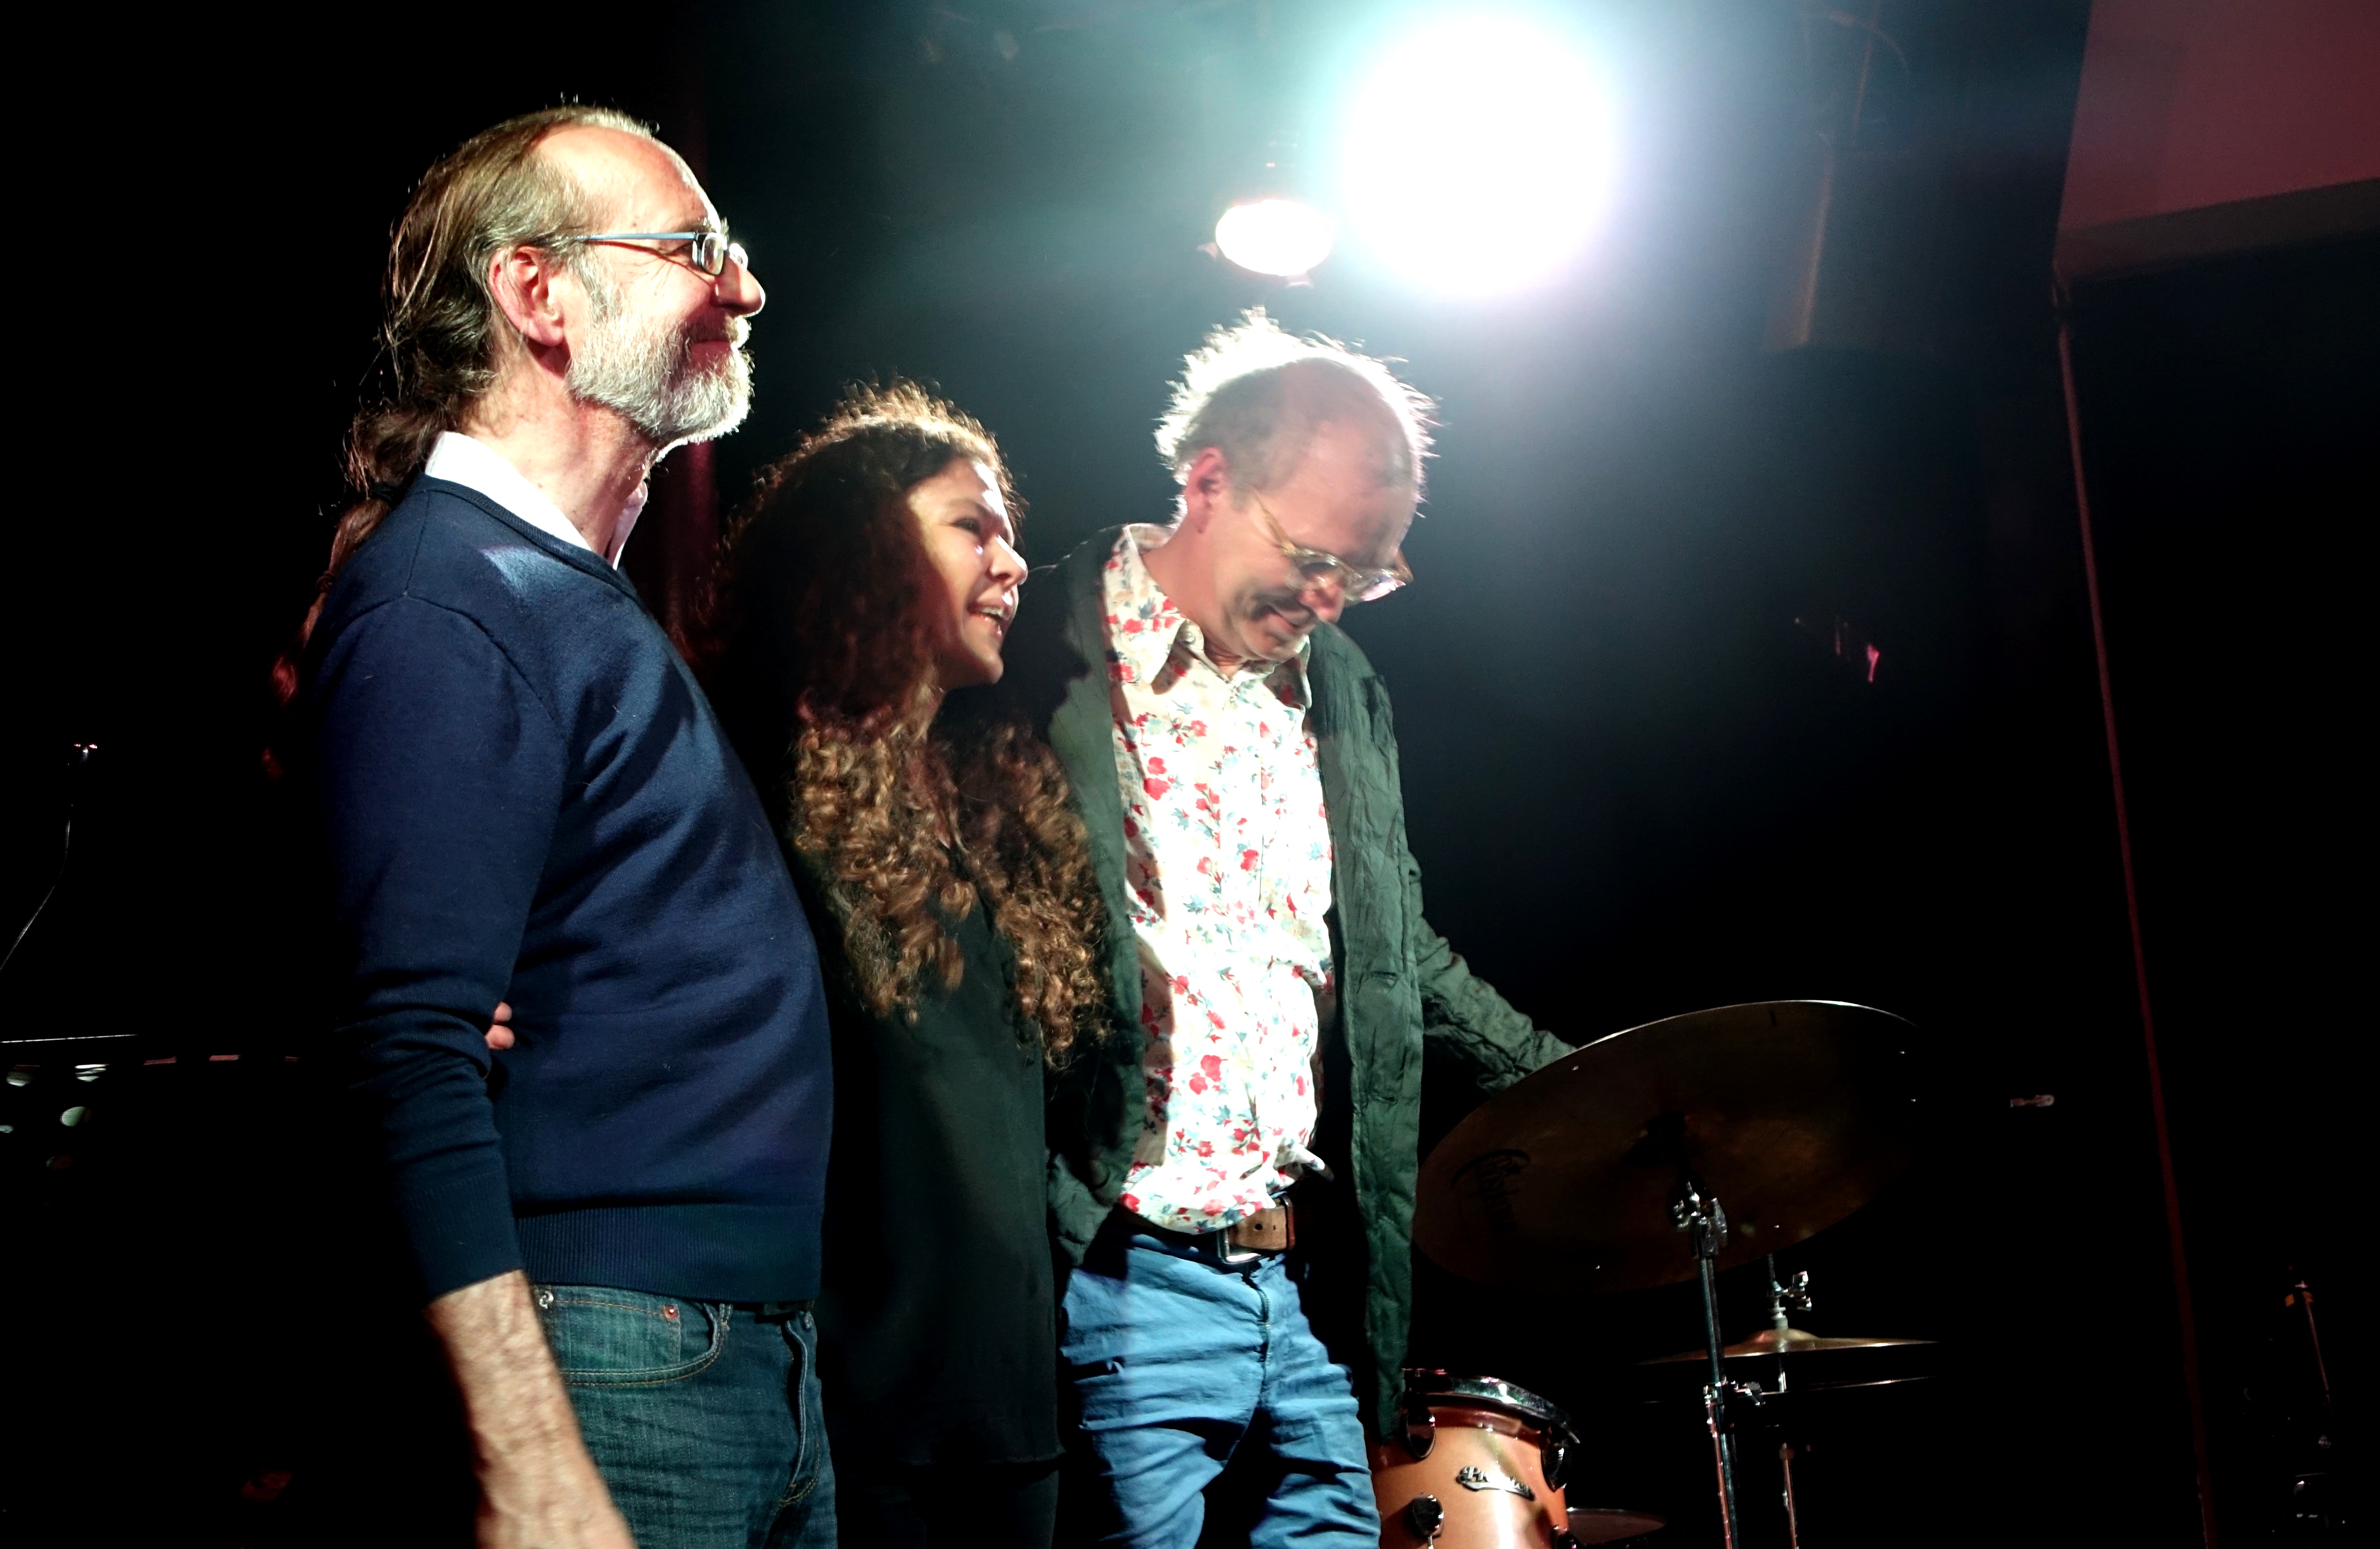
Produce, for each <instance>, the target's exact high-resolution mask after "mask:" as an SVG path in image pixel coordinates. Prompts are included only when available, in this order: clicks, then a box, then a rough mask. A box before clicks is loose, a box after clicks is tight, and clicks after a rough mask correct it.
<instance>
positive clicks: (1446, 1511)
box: [1372, 1371, 1579, 1549]
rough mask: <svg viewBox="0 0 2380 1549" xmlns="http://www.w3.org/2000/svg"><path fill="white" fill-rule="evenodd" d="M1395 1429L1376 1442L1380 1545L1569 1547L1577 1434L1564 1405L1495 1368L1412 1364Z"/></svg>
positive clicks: (1413, 1548)
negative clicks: (1457, 1371) (1461, 1371)
mask: <svg viewBox="0 0 2380 1549" xmlns="http://www.w3.org/2000/svg"><path fill="white" fill-rule="evenodd" d="M1401 1408H1402V1414H1401V1423H1400V1426H1399V1434H1398V1435H1397V1436H1396V1438H1395V1439H1394V1440H1391V1441H1389V1442H1385V1443H1380V1444H1378V1445H1375V1446H1373V1448H1372V1495H1373V1498H1374V1499H1375V1500H1377V1501H1378V1504H1379V1508H1380V1543H1381V1544H1382V1546H1383V1549H1417V1546H1418V1545H1422V1544H1434V1545H1435V1546H1436V1549H1574V1546H1575V1545H1576V1544H1577V1543H1578V1542H1579V1541H1578V1539H1577V1538H1575V1537H1573V1534H1572V1532H1571V1529H1570V1508H1569V1504H1568V1502H1567V1501H1566V1500H1565V1499H1564V1498H1563V1495H1562V1488H1563V1486H1564V1484H1566V1483H1567V1482H1568V1475H1569V1472H1570V1468H1571V1462H1572V1459H1573V1458H1574V1457H1576V1455H1577V1452H1578V1437H1577V1435H1576V1434H1574V1433H1573V1431H1572V1430H1571V1425H1570V1419H1569V1417H1568V1416H1566V1415H1564V1414H1563V1413H1562V1412H1561V1410H1558V1409H1556V1408H1554V1406H1553V1405H1551V1404H1548V1403H1547V1402H1546V1401H1545V1400H1544V1399H1543V1398H1538V1397H1537V1396H1536V1394H1534V1393H1531V1392H1529V1391H1528V1390H1527V1389H1525V1388H1520V1387H1515V1386H1512V1384H1511V1383H1508V1382H1505V1381H1503V1380H1502V1379H1500V1378H1498V1377H1457V1376H1452V1375H1450V1374H1447V1373H1444V1372H1422V1371H1408V1372H1407V1373H1406V1374H1405V1395H1404V1399H1403V1405H1402V1406H1401Z"/></svg>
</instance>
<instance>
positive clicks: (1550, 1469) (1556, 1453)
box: [1543, 1438, 1570, 1490]
mask: <svg viewBox="0 0 2380 1549" xmlns="http://www.w3.org/2000/svg"><path fill="white" fill-rule="evenodd" d="M1543 1462H1544V1472H1545V1476H1546V1488H1547V1489H1548V1490H1560V1489H1563V1488H1565V1487H1567V1486H1568V1484H1569V1482H1570V1445H1569V1444H1568V1443H1566V1442H1559V1441H1554V1440H1551V1439H1550V1438H1549V1439H1548V1441H1547V1442H1546V1454H1545V1458H1544V1459H1543Z"/></svg>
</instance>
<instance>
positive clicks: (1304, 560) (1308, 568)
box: [1248, 490, 1413, 602]
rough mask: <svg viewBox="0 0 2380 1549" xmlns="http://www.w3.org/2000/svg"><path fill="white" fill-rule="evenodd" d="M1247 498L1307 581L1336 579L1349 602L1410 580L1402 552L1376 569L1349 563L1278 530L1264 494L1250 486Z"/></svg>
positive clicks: (1384, 593)
mask: <svg viewBox="0 0 2380 1549" xmlns="http://www.w3.org/2000/svg"><path fill="white" fill-rule="evenodd" d="M1248 498H1249V499H1250V500H1253V501H1255V502H1257V510H1258V511H1261V512H1262V513H1264V522H1265V526H1266V527H1267V528H1268V529H1269V536H1270V537H1271V539H1272V541H1273V545H1274V547H1276V548H1278V549H1279V550H1280V551H1281V552H1282V553H1283V554H1284V555H1286V556H1288V559H1289V563H1292V564H1293V565H1295V566H1296V567H1297V573H1298V575H1302V576H1304V577H1305V580H1306V583H1307V584H1308V585H1311V584H1313V583H1314V582H1317V581H1320V580H1323V579H1325V578H1329V579H1331V580H1335V581H1337V582H1338V583H1339V593H1340V595H1341V596H1342V597H1344V598H1345V599H1347V600H1348V601H1350V602H1378V600H1379V599H1382V598H1384V597H1386V596H1388V595H1389V594H1390V592H1392V591H1395V590H1396V589H1397V588H1398V587H1403V586H1408V585H1410V584H1411V583H1412V581H1413V569H1412V567H1411V566H1409V565H1407V564H1406V563H1405V557H1404V555H1403V553H1396V554H1391V555H1390V556H1389V563H1388V564H1387V565H1386V566H1385V567H1382V568H1378V569H1370V568H1366V566H1363V565H1360V564H1349V563H1347V562H1346V561H1345V560H1342V559H1341V558H1340V557H1339V556H1338V555H1336V554H1333V553H1330V552H1329V551H1325V550H1321V549H1308V548H1306V547H1305V545H1304V544H1302V543H1292V542H1291V541H1290V540H1289V535H1288V534H1287V533H1285V532H1283V531H1281V518H1279V517H1278V516H1275V515H1274V514H1272V507H1271V506H1269V505H1267V504H1265V499H1264V497H1263V496H1262V495H1259V494H1257V492H1256V491H1255V490H1249V491H1248Z"/></svg>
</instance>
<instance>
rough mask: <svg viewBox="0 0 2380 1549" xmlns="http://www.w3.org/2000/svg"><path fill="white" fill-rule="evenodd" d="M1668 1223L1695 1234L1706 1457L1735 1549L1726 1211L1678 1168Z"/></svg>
mask: <svg viewBox="0 0 2380 1549" xmlns="http://www.w3.org/2000/svg"><path fill="white" fill-rule="evenodd" d="M1670 1220H1672V1221H1674V1222H1675V1223H1677V1226H1678V1229H1679V1230H1681V1231H1686V1232H1691V1233H1693V1234H1694V1264H1695V1266H1696V1268H1698V1269H1699V1270H1700V1271H1701V1275H1702V1285H1703V1337H1704V1342H1705V1346H1706V1349H1708V1350H1709V1352H1710V1382H1709V1385H1708V1386H1706V1387H1705V1388H1704V1389H1703V1412H1704V1414H1705V1416H1706V1418H1707V1420H1708V1422H1709V1424H1710V1435H1711V1456H1712V1458H1713V1459H1714V1460H1715V1461H1716V1462H1717V1464H1718V1519H1719V1529H1720V1531H1721V1532H1722V1533H1723V1534H1724V1535H1725V1537H1726V1541H1727V1549H1739V1543H1740V1540H1739V1537H1738V1534H1737V1518H1736V1510H1735V1434H1734V1433H1733V1432H1731V1431H1730V1430H1729V1429H1728V1424H1727V1392H1728V1382H1727V1354H1726V1351H1727V1344H1726V1342H1725V1341H1724V1340H1722V1339H1721V1338H1720V1337H1719V1333H1718V1249H1719V1244H1720V1243H1722V1242H1724V1241H1726V1240H1727V1212H1726V1211H1725V1210H1722V1209H1721V1208H1719V1203H1718V1200H1717V1199H1715V1198H1713V1197H1712V1196H1711V1194H1710V1193H1709V1192H1708V1191H1706V1189H1705V1188H1704V1187H1703V1183H1702V1180H1700V1179H1698V1178H1696V1177H1695V1176H1694V1174H1693V1173H1692V1172H1690V1171H1686V1170H1684V1169H1682V1168H1681V1169H1680V1176H1679V1179H1678V1188H1677V1192H1675V1193H1673V1194H1671V1195H1670Z"/></svg>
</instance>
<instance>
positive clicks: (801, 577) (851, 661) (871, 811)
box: [700, 382, 1107, 1065]
mask: <svg viewBox="0 0 2380 1549" xmlns="http://www.w3.org/2000/svg"><path fill="white" fill-rule="evenodd" d="M958 458H964V459H966V460H968V461H970V462H977V463H981V464H983V465H985V466H987V467H989V468H990V469H993V470H994V471H995V472H997V474H998V476H999V479H1000V484H1001V489H1002V493H1003V494H1004V495H1007V496H1009V508H1010V510H1011V511H1012V512H1014V511H1015V510H1016V509H1017V507H1016V503H1015V501H1014V493H1013V491H1012V490H1010V489H1009V480H1008V474H1007V470H1006V466H1005V465H1003V464H1002V462H1001V459H1000V453H999V449H998V447H997V446H996V445H995V444H994V443H993V442H992V439H991V436H990V433H989V432H988V431H986V430H984V429H983V427H982V426H980V425H978V424H977V423H976V421H975V420H973V419H971V418H968V417H967V416H966V415H965V414H963V413H961V412H960V411H959V410H958V409H956V408H954V407H953V406H952V405H949V404H946V403H943V402H941V400H939V399H936V398H934V397H932V396H931V395H929V393H925V392H924V391H923V390H921V389H919V388H917V387H916V386H914V385H912V384H910V383H906V382H896V383H894V384H892V386H889V387H877V388H863V389H858V390H856V391H854V392H853V393H851V394H850V396H848V397H847V398H846V399H845V400H844V403H843V405H841V406H840V407H839V408H838V409H837V410H836V412H835V413H834V415H833V416H832V418H830V419H829V420H828V421H827V423H826V424H825V426H824V427H822V428H821V429H820V430H819V431H818V432H817V433H816V434H814V435H811V436H809V437H808V438H807V439H806V440H805V441H803V442H802V443H801V444H800V445H799V446H798V447H796V448H795V450H794V452H793V453H792V454H791V455H789V456H787V457H785V458H783V459H782V460H780V461H779V462H777V463H775V464H774V465H772V466H770V467H769V468H768V469H767V470H766V471H764V472H763V473H762V474H761V476H760V478H759V485H758V488H757V490H756V491H755V493H754V496H753V499H752V501H751V502H750V504H749V505H748V506H747V507H746V508H745V510H744V511H742V512H741V513H739V514H737V516H736V517H735V520H734V522H733V523H732V524H731V526H730V528H729V533H728V538H727V544H726V549H725V551H724V555H723V558H722V563H721V564H720V566H719V570H718V572H717V574H716V575H715V577H714V579H713V583H712V587H713V589H712V593H711V597H710V603H709V606H708V608H707V609H706V614H707V621H706V628H705V631H704V635H705V640H704V645H703V647H702V649H701V663H700V664H701V667H702V670H703V675H704V678H705V680H706V682H707V683H708V684H709V686H710V692H711V697H712V700H713V702H714V703H715V704H716V705H717V706H718V708H719V709H720V712H721V715H722V719H724V720H725V721H726V722H727V725H728V727H729V729H730V733H731V735H732V736H733V737H734V738H735V743H736V745H737V747H738V749H739V750H740V751H741V752H742V753H743V755H744V756H745V759H746V762H747V765H748V767H749V768H751V769H752V771H753V774H754V776H755V777H756V779H757V780H758V781H759V783H760V784H761V786H762V788H763V791H764V793H765V794H766V795H767V797H768V798H769V802H770V805H771V812H772V815H773V816H775V817H777V818H778V820H779V821H780V822H781V823H782V824H783V832H784V835H785V838H786V841H787V842H788V843H789V844H790V845H791V846H792V847H793V849H794V850H795V852H796V853H799V854H800V855H802V856H804V857H806V858H807V859H808V860H809V861H810V863H811V865H813V866H814V867H815V868H816V869H817V870H818V872H819V873H820V875H821V876H822V877H824V879H825V881H826V884H827V887H826V892H827V895H828V896H827V898H826V900H825V902H826V903H827V906H828V908H829V909H830V910H831V911H832V914H834V916H835V921H836V924H837V925H838V926H840V928H841V931H842V935H843V944H844V958H845V959H846V961H847V962H848V965H849V977H850V983H851V987H852V989H853V991H854V993H855V994H856V996H857V997H858V998H859V1000H860V1002H861V1003H862V1004H863V1005H865V1006H866V1007H867V1008H868V1010H869V1011H870V1012H871V1013H872V1014H874V1015H876V1016H880V1017H882V1016H890V1015H892V1014H893V1013H894V1012H895V1011H896V1010H900V1011H905V1012H907V1014H909V1015H911V1016H915V1015H916V1014H917V1000H918V996H919V994H920V993H921V991H922V990H923V989H924V987H925V986H927V985H928V984H929V982H930V983H932V984H934V985H937V986H940V988H941V990H943V991H948V990H950V989H953V988H955V987H956V986H957V985H958V983H959V980H960V976H961V974H962V972H963V969H964V964H963V962H962V959H961V956H960V953H959V949H958V943H957V941H956V940H955V939H954V938H953V934H952V930H951V926H952V924H953V923H954V922H956V921H959V920H963V919H965V918H966V917H967V915H968V914H970V913H971V912H972V911H973V910H975V909H976V908H977V906H978V905H979V904H981V905H988V906H989V908H990V919H991V924H992V926H993V928H995V929H996V930H997V931H998V932H999V933H1000V934H1001V935H1002V937H1003V938H1006V940H1007V941H1008V943H1009V945H1010V946H1011V947H1012V948H1013V949H1014V953H1015V961H1016V974H1015V986H1014V989H1015V997H1016V1004H1017V1007H1018V1010H1021V1011H1022V1012H1023V1013H1024V1016H1025V1018H1026V1021H1027V1022H1028V1023H1032V1024H1036V1025H1038V1035H1039V1038H1040V1043H1041V1048H1042V1051H1043V1054H1044V1057H1045V1058H1046V1059H1048V1060H1049V1062H1050V1064H1052V1065H1058V1064H1062V1063H1063V1062H1064V1061H1065V1060H1066V1059H1067V1058H1068V1057H1069V1055H1070V1054H1071V1053H1072V1052H1073V1051H1074V1050H1075V1048H1076V1047H1078V1045H1079V1044H1080V1043H1081V1042H1082V1041H1083V1040H1085V1039H1087V1038H1096V1037H1097V1036H1098V1035H1099V1030H1100V1029H1101V1028H1102V1027H1103V1025H1104V1023H1105V1020H1106V1015H1107V997H1106V988H1105V986H1104V983H1103V982H1102V980H1101V977H1100V962H1101V959H1100V958H1099V946H1098V943H1099V934H1100V928H1101V925H1102V922H1103V921H1104V919H1105V914H1104V909H1103V906H1102V905H1101V903H1100V902H1099V890H1098V883H1097V880H1096V878H1095V877H1094V876H1093V874H1092V870H1091V863H1090V852H1089V849H1088V846H1087V841H1086V840H1085V838H1084V833H1083V826H1082V821H1081V819H1080V818H1078V817H1076V816H1075V812H1074V809H1073V807H1072V805H1070V804H1069V800H1068V790H1067V785H1066V778H1065V773H1064V770H1063V769H1062V767H1061V766H1060V765H1059V762H1058V758H1057V756H1056V755H1055V754H1054V753H1052V752H1051V751H1050V746H1049V744H1047V743H1045V742H1043V741H1042V740H1041V738H1040V736H1039V735H1038V733H1037V732H1035V731H1034V730H1033V728H1032V727H1031V726H1030V725H1028V724H1027V723H1026V722H1025V721H1024V720H1022V719H1021V718H1019V717H1018V716H1017V715H1015V714H1014V712H1013V711H1009V710H1007V709H1005V708H1002V705H1001V702H1000V701H998V700H997V699H995V698H994V696H991V695H990V694H988V693H986V692H984V691H982V690H979V689H962V690H959V691H957V692H954V693H953V694H951V695H949V696H947V697H943V696H941V695H940V693H939V692H938V690H937V689H936V687H935V684H934V679H933V674H934V667H933V650H932V644H931V638H932V637H931V635H930V627H931V626H930V623H929V613H928V612H927V599H929V596H930V595H931V594H930V593H929V587H939V586H940V584H941V583H940V581H939V578H938V577H937V576H936V575H934V572H933V570H932V567H931V562H930V561H929V559H928V558H927V555H926V551H925V545H924V543H923V541H922V539H920V537H919V535H918V532H917V518H916V516H915V515H914V514H912V513H911V511H910V509H909V506H908V503H907V495H908V492H909V490H911V489H912V488H914V487H915V486H917V484H919V483H921V482H923V481H924V480H926V479H929V478H933V477H934V476H935V475H937V474H939V473H941V471H942V470H943V469H945V468H947V467H948V466H950V465H951V463H952V461H953V459H958Z"/></svg>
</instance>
